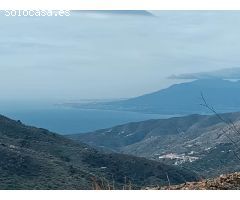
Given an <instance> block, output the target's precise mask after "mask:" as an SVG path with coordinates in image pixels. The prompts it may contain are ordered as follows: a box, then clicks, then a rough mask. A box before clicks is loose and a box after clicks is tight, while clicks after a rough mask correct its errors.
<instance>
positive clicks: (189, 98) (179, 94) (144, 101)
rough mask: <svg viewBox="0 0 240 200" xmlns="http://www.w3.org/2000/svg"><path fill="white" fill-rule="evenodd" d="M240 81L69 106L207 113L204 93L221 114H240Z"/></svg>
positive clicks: (178, 86) (207, 82) (202, 82)
mask: <svg viewBox="0 0 240 200" xmlns="http://www.w3.org/2000/svg"><path fill="white" fill-rule="evenodd" d="M239 91H240V81H236V82H232V81H227V80H222V79H201V80H196V81H192V82H187V83H181V84H175V85H172V86H170V87H169V88H166V89H163V90H160V91H157V92H154V93H150V94H146V95H143V96H139V97H136V98H132V99H128V100H121V101H115V102H106V103H95V104H93V103H90V104H78V103H71V104H67V105H68V106H73V107H76V108H88V109H93V108H94V109H106V110H108V109H109V110H125V111H136V112H144V113H158V114H170V115H171V114H183V115H184V114H195V113H199V114H202V113H207V112H208V110H207V109H205V108H203V107H202V106H200V104H201V103H203V101H202V99H201V93H203V95H204V97H205V98H206V100H207V102H208V103H209V104H210V105H211V106H213V107H214V108H215V109H216V110H217V111H218V112H236V111H240V92H239Z"/></svg>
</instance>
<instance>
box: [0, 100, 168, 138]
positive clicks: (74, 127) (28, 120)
mask: <svg viewBox="0 0 240 200" xmlns="http://www.w3.org/2000/svg"><path fill="white" fill-rule="evenodd" d="M0 113H1V114H2V115H5V116H7V117H9V118H12V119H15V120H21V122H22V123H24V124H27V125H32V126H36V127H39V128H45V129H48V130H50V131H53V132H56V133H59V134H73V133H83V132H89V131H94V130H97V129H102V128H109V127H112V126H115V125H119V124H124V123H127V122H136V121H142V120H148V119H158V118H167V117H170V116H166V115H159V114H144V113H135V112H125V111H107V110H85V109H77V108H71V107H63V106H57V105H38V106H36V105H31V104H19V105H17V104H14V105H11V106H3V105H1V106H0Z"/></svg>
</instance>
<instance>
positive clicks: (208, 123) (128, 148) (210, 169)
mask: <svg viewBox="0 0 240 200" xmlns="http://www.w3.org/2000/svg"><path fill="white" fill-rule="evenodd" d="M221 117H222V118H223V119H224V120H226V121H227V122H229V124H226V123H224V122H223V121H222V120H220V119H219V117H217V116H215V115H197V114H195V115H189V116H185V117H174V118H169V119H159V120H148V121H143V122H135V123H128V124H123V125H119V126H116V127H112V128H108V129H103V130H98V131H95V132H91V133H85V134H76V135H71V136H68V137H70V138H71V139H73V140H76V141H81V142H85V143H87V144H89V145H91V146H94V147H97V148H100V149H105V150H106V151H109V150H111V151H114V152H119V153H124V154H130V155H135V156H140V157H145V158H148V159H152V160H157V161H161V162H165V163H167V164H173V165H179V166H184V167H188V168H190V169H192V170H194V171H195V172H197V173H198V174H200V175H201V176H207V177H211V176H216V175H219V174H221V173H228V172H234V171H239V170H240V160H239V159H237V157H236V155H235V154H239V157H240V149H239V148H238V146H239V142H240V133H238V130H240V113H227V114H222V115H221ZM231 140H233V141H234V142H235V143H236V144H233V143H232V141H231ZM236 146H237V147H236Z"/></svg>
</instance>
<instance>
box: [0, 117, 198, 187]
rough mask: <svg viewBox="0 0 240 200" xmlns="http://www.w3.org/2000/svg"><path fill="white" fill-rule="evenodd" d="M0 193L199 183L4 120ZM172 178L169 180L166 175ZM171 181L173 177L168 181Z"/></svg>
mask: <svg viewBox="0 0 240 200" xmlns="http://www.w3.org/2000/svg"><path fill="white" fill-rule="evenodd" d="M0 158H1V159H0V174H1V175H0V189H95V188H96V186H98V187H101V188H102V189H109V188H111V189H117V188H122V187H123V186H124V185H126V184H128V185H129V184H130V183H131V188H133V189H138V188H142V187H143V186H146V185H157V184H160V185H166V184H167V182H168V178H169V179H170V180H171V181H172V182H173V183H175V184H177V183H181V182H185V181H186V180H188V181H191V180H192V181H193V180H197V178H196V175H195V174H194V173H192V172H190V171H189V170H185V169H182V168H177V167H173V166H168V165H165V164H162V163H158V162H155V161H149V160H147V159H144V158H137V157H134V156H128V155H121V154H115V153H111V154H104V153H102V152H100V151H97V150H95V149H93V148H92V147H89V146H88V145H85V144H83V143H76V142H74V141H72V140H69V139H67V138H65V137H63V136H60V135H58V134H55V133H51V132H49V131H47V130H45V129H39V128H35V127H30V126H26V125H24V124H22V123H21V122H20V121H14V120H11V119H8V118H6V117H4V116H0ZM167 175H168V176H167ZM167 177H168V178H167Z"/></svg>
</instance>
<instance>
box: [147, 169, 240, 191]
mask: <svg viewBox="0 0 240 200" xmlns="http://www.w3.org/2000/svg"><path fill="white" fill-rule="evenodd" d="M147 189H153V190H155V189H156V190H239V189H240V173H239V172H238V173H237V172H236V173H232V174H226V175H221V176H219V177H217V178H213V179H206V180H202V181H199V182H187V183H184V184H180V185H170V186H165V187H156V188H147Z"/></svg>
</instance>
